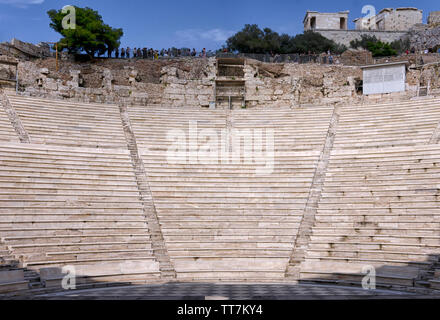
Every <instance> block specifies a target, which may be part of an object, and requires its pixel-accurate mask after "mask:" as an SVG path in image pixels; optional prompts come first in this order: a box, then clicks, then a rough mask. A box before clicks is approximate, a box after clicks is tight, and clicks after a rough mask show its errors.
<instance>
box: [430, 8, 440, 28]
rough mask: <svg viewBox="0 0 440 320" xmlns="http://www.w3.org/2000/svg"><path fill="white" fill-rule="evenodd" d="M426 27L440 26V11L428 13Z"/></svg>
mask: <svg viewBox="0 0 440 320" xmlns="http://www.w3.org/2000/svg"><path fill="white" fill-rule="evenodd" d="M428 25H430V26H436V25H440V11H432V12H430V13H429V17H428Z"/></svg>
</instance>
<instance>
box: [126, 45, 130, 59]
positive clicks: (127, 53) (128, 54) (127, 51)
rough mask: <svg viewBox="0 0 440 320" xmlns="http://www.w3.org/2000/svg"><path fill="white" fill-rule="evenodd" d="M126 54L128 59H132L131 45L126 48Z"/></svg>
mask: <svg viewBox="0 0 440 320" xmlns="http://www.w3.org/2000/svg"><path fill="white" fill-rule="evenodd" d="M125 56H126V57H127V59H130V47H127V49H125Z"/></svg>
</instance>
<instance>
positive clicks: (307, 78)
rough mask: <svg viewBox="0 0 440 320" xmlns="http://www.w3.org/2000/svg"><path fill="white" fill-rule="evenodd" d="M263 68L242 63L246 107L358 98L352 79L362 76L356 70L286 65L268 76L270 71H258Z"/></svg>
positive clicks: (322, 66)
mask: <svg viewBox="0 0 440 320" xmlns="http://www.w3.org/2000/svg"><path fill="white" fill-rule="evenodd" d="M265 65H266V64H263V65H262V64H258V63H247V64H246V67H245V80H246V100H247V101H248V106H249V107H265V106H268V105H272V106H298V105H302V104H331V103H335V102H350V101H354V100H356V99H358V98H359V97H358V96H359V94H358V93H356V86H355V82H356V81H355V79H361V78H362V73H361V70H360V69H359V68H358V67H347V66H341V65H338V66H337V65H333V66H329V65H319V64H293V63H290V64H284V65H281V66H282V69H281V70H278V71H277V72H273V75H272V76H270V71H271V70H270V69H269V71H266V72H262V71H265V70H264V68H265V67H266V66H265ZM267 73H269V75H267Z"/></svg>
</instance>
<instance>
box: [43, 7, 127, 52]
mask: <svg viewBox="0 0 440 320" xmlns="http://www.w3.org/2000/svg"><path fill="white" fill-rule="evenodd" d="M75 13H76V26H75V28H73V29H65V28H63V19H64V17H65V16H66V15H67V14H68V13H63V12H62V10H49V11H48V12H47V14H48V15H49V18H50V20H51V23H50V27H51V28H52V29H54V30H55V31H56V32H58V33H60V34H61V35H62V36H63V38H61V40H60V41H59V42H58V47H59V48H60V50H63V49H67V50H68V51H69V52H70V53H80V52H86V53H87V54H88V55H89V56H90V57H94V56H95V54H96V53H99V54H103V53H105V52H106V51H108V50H114V49H115V48H118V47H119V46H120V44H121V42H120V39H121V37H122V36H123V34H124V33H123V31H122V29H115V28H112V27H110V26H109V25H107V24H105V23H104V21H103V20H102V17H101V16H100V15H99V14H98V12H97V11H95V10H93V9H91V8H88V7H86V8H79V7H75Z"/></svg>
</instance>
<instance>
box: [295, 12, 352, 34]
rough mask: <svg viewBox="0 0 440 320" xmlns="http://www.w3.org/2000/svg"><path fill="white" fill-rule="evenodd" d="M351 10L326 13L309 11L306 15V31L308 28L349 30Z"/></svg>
mask: <svg viewBox="0 0 440 320" xmlns="http://www.w3.org/2000/svg"><path fill="white" fill-rule="evenodd" d="M349 13H350V12H349V11H340V12H336V13H324V12H318V11H307V12H306V16H305V17H304V21H303V23H304V31H308V30H320V29H322V30H347V29H348V14H349Z"/></svg>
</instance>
